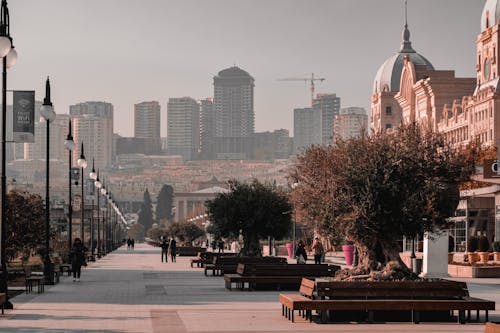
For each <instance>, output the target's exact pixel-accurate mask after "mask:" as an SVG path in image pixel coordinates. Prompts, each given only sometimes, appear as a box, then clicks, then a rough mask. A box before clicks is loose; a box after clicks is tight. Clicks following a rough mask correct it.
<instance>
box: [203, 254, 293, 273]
mask: <svg viewBox="0 0 500 333" xmlns="http://www.w3.org/2000/svg"><path fill="white" fill-rule="evenodd" d="M240 263H241V264H251V263H256V264H279V263H283V264H285V263H287V260H286V258H281V257H238V256H223V257H214V261H213V264H206V265H205V275H207V272H208V271H212V275H224V274H232V273H236V269H237V268H238V264H240Z"/></svg>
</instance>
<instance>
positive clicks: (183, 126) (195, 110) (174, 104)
mask: <svg viewBox="0 0 500 333" xmlns="http://www.w3.org/2000/svg"><path fill="white" fill-rule="evenodd" d="M199 148H200V105H199V104H198V102H197V101H196V100H195V99H194V98H191V97H180V98H170V99H169V100H168V104H167V153H168V154H169V155H181V156H182V157H183V158H184V159H185V160H192V159H195V158H197V156H198V153H199Z"/></svg>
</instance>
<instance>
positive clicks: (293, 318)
mask: <svg viewBox="0 0 500 333" xmlns="http://www.w3.org/2000/svg"><path fill="white" fill-rule="evenodd" d="M294 312H295V311H294V310H293V309H292V323H293V322H295V317H294Z"/></svg>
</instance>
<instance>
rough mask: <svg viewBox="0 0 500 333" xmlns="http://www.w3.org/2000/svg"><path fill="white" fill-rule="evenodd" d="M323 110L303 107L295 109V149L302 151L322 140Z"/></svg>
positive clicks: (295, 150)
mask: <svg viewBox="0 0 500 333" xmlns="http://www.w3.org/2000/svg"><path fill="white" fill-rule="evenodd" d="M320 129H321V110H319V109H315V108H303V109H294V110H293V133H294V134H293V135H294V137H293V151H294V153H295V154H298V153H300V152H302V151H303V150H305V149H307V148H308V147H310V146H312V145H320V144H321V142H322V132H321V130H320Z"/></svg>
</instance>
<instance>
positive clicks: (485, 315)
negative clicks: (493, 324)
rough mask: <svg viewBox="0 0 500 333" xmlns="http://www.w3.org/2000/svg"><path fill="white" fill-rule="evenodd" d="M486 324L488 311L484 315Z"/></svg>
mask: <svg viewBox="0 0 500 333" xmlns="http://www.w3.org/2000/svg"><path fill="white" fill-rule="evenodd" d="M484 322H485V323H487V322H488V310H486V313H485V314H484Z"/></svg>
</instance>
